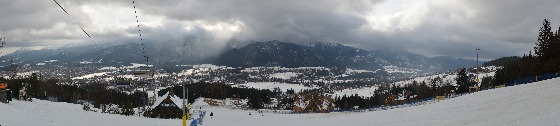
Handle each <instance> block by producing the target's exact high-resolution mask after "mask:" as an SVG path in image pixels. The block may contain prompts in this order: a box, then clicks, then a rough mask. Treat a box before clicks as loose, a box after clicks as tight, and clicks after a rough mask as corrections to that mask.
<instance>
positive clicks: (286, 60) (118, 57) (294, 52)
mask: <svg viewBox="0 0 560 126" xmlns="http://www.w3.org/2000/svg"><path fill="white" fill-rule="evenodd" d="M196 45H197V44H196V43H183V42H181V41H177V42H167V43H159V44H149V45H141V44H138V43H128V44H121V45H110V46H99V45H97V46H92V45H89V46H75V47H61V48H58V49H41V50H28V49H22V50H18V51H16V52H14V53H11V54H8V55H5V56H3V57H1V58H6V59H7V58H11V57H15V58H17V59H18V62H21V63H24V64H36V63H42V62H45V61H50V60H57V61H56V62H55V63H57V64H69V65H80V64H82V65H83V64H84V63H91V64H88V65H125V64H130V63H146V61H145V58H144V55H147V56H149V57H150V58H149V61H150V64H154V65H155V66H158V65H163V66H165V65H177V64H199V63H209V64H216V65H223V66H232V67H258V66H282V67H313V66H323V67H337V68H352V69H366V70H377V69H383V66H397V67H401V68H411V69H419V70H422V71H424V72H435V71H446V70H454V69H458V68H462V67H472V66H474V65H475V64H476V61H475V60H468V59H461V58H453V57H448V56H439V57H426V56H423V55H419V54H414V53H411V52H408V51H400V50H363V49H359V48H354V47H350V46H345V45H341V44H336V43H328V42H313V43H305V44H295V43H288V42H280V41H269V42H255V41H248V42H239V41H236V42H230V43H228V44H226V46H225V47H224V49H223V50H224V51H221V52H219V53H209V52H208V51H207V50H206V51H205V50H204V49H205V48H197V46H196ZM142 52H144V53H142ZM5 64H6V63H4V65H5Z"/></svg>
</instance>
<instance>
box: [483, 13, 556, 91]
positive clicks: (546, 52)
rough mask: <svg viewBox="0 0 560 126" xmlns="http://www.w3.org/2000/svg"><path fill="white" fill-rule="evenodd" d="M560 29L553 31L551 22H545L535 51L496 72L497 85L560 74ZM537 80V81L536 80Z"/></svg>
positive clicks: (495, 82)
mask: <svg viewBox="0 0 560 126" xmlns="http://www.w3.org/2000/svg"><path fill="white" fill-rule="evenodd" d="M559 66H560V28H559V29H558V30H556V31H552V27H551V26H550V22H549V21H548V20H547V19H544V20H543V25H542V27H541V28H540V29H539V36H538V38H537V41H536V42H535V47H534V50H533V51H529V54H525V55H523V57H521V60H514V61H512V62H509V63H507V64H506V65H504V68H503V69H500V70H498V71H497V72H496V75H495V80H494V81H493V83H494V84H496V85H501V84H505V83H509V82H512V81H515V80H518V79H521V78H530V77H535V78H537V76H538V75H543V74H547V73H557V72H560V67H559ZM535 80H536V79H535Z"/></svg>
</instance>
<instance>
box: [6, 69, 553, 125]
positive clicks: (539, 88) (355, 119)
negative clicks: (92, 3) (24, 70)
mask: <svg viewBox="0 0 560 126" xmlns="http://www.w3.org/2000/svg"><path fill="white" fill-rule="evenodd" d="M558 89H560V78H557V79H550V80H545V81H541V82H536V83H531V84H525V85H516V86H513V87H506V88H499V89H491V90H487V91H481V92H477V93H473V94H468V95H464V96H460V97H457V98H453V99H447V100H444V101H441V102H438V103H434V104H428V105H421V106H415V107H407V108H397V109H390V110H385V111H373V112H348V113H325V114H273V113H266V112H265V113H264V116H262V115H261V114H258V113H257V112H256V111H249V110H231V109H226V108H215V107H203V108H202V110H204V111H207V114H206V117H205V118H204V122H203V124H204V125H207V126H225V125H236V126H237V125H241V126H246V125H254V126H262V125H267V126H269V125H298V126H307V125H320V126H325V125H328V126H338V125H422V126H424V125H429V126H432V125H558V124H560V120H559V119H558V117H560V91H558ZM210 112H212V113H213V114H214V116H213V117H212V118H210V116H209V113H210ZM249 113H251V115H249ZM0 117H1V118H0V125H3V126H31V125H47V126H48V125H57V126H74V125H82V126H89V125H91V126H94V125H95V126H97V125H111V126H112V125H134V126H170V125H175V126H178V125H180V124H181V121H180V120H178V119H174V120H171V119H149V118H143V117H129V116H121V115H111V114H102V113H94V112H86V111H83V110H82V108H81V106H80V105H73V104H68V103H53V102H48V101H40V100H35V101H33V102H22V101H12V102H10V104H0Z"/></svg>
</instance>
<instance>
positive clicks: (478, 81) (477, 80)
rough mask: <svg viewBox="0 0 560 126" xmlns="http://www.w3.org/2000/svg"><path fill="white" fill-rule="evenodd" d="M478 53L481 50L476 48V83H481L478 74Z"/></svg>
mask: <svg viewBox="0 0 560 126" xmlns="http://www.w3.org/2000/svg"><path fill="white" fill-rule="evenodd" d="M478 51H480V48H476V83H477V84H478V83H480V80H479V78H478V72H479V69H480V67H479V66H478Z"/></svg>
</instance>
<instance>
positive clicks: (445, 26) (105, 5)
mask: <svg viewBox="0 0 560 126" xmlns="http://www.w3.org/2000/svg"><path fill="white" fill-rule="evenodd" d="M57 2H59V3H60V4H61V6H62V7H64V9H66V10H67V11H68V13H69V15H66V14H65V13H64V11H62V10H61V9H60V8H59V7H58V5H57V4H56V3H55V2H54V1H48V0H43V1H31V0H13V1H12V0H10V1H0V5H2V8H0V17H2V20H3V21H2V23H1V24H0V32H4V33H6V36H8V38H11V40H10V41H12V42H16V43H18V44H14V45H12V46H16V45H17V46H21V47H25V46H45V45H56V44H59V43H69V42H92V41H94V42H99V41H103V42H115V41H119V42H122V41H126V42H138V41H139V39H140V38H143V39H145V40H146V42H166V41H177V40H180V41H199V42H204V43H205V45H206V46H209V47H212V50H219V49H220V48H221V46H223V45H224V44H225V42H226V41H229V40H231V39H234V40H257V41H269V40H281V41H291V42H312V41H329V42H338V43H343V44H345V45H350V46H354V47H358V48H362V49H402V50H409V51H412V52H416V53H420V54H425V55H430V56H438V55H449V56H454V57H465V58H474V57H475V55H474V54H475V53H476V52H475V48H476V47H480V48H482V50H481V51H480V52H481V53H482V54H481V56H482V57H483V58H484V59H492V58H499V57H502V56H510V55H522V54H523V53H527V52H528V51H529V50H531V49H532V47H533V46H534V42H535V40H536V38H537V34H538V29H539V27H540V26H541V22H542V20H543V19H544V18H547V19H551V21H552V25H553V27H555V28H556V27H558V26H560V16H558V15H557V12H560V8H558V7H556V6H557V5H560V1H549V0H535V1H526V0H495V1H485V0H454V1H449V0H417V1H410V0H386V1H382V0H343V1H340V0H304V1H302V0H265V1H259V0H136V1H135V3H134V4H133V3H132V1H131V0H116V1H113V0H96V1H86V0H77V1H75V0H57ZM133 6H136V8H133ZM134 11H138V13H136V14H135V13H134ZM135 16H138V20H139V23H136V18H135ZM138 24H140V25H141V26H140V28H139V29H140V30H141V32H139V31H138V28H137V27H136V26H137V25H138ZM80 27H83V28H84V30H86V31H87V32H88V33H89V34H90V35H91V37H92V38H91V39H88V38H87V36H86V35H85V34H84V33H83V32H82V31H81V29H80ZM139 33H142V34H143V37H138V34H139ZM9 44H10V43H8V45H7V46H10V45H9Z"/></svg>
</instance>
